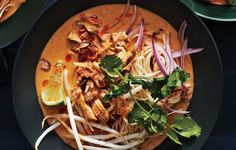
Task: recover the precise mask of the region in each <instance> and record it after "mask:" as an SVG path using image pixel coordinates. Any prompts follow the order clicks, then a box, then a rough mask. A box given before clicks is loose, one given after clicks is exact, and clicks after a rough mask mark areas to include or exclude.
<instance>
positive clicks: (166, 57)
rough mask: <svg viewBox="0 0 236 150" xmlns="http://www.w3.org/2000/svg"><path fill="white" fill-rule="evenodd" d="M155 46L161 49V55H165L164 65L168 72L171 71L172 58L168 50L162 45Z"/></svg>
mask: <svg viewBox="0 0 236 150" xmlns="http://www.w3.org/2000/svg"><path fill="white" fill-rule="evenodd" d="M155 46H156V49H158V50H159V52H160V56H161V55H163V57H164V59H165V65H164V66H165V68H166V72H167V73H169V72H170V70H171V62H170V59H169V56H168V54H167V52H166V51H165V49H164V48H163V47H161V46H160V45H157V44H155Z"/></svg>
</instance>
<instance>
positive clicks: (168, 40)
mask: <svg viewBox="0 0 236 150" xmlns="http://www.w3.org/2000/svg"><path fill="white" fill-rule="evenodd" d="M165 51H166V53H167V54H168V58H169V60H170V70H169V73H171V72H173V71H174V69H175V67H176V66H177V65H176V63H175V61H174V59H173V57H172V55H171V48H170V34H166V39H165Z"/></svg>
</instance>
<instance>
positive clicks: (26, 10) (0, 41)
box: [0, 0, 47, 48]
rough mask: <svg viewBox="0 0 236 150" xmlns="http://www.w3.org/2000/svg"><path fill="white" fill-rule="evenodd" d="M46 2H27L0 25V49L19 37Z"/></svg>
mask: <svg viewBox="0 0 236 150" xmlns="http://www.w3.org/2000/svg"><path fill="white" fill-rule="evenodd" d="M46 3H47V0H27V1H26V2H25V3H24V4H22V6H21V7H20V8H19V10H17V11H16V12H15V13H14V14H13V15H12V16H11V17H10V18H8V19H7V20H6V21H4V22H2V23H0V35H1V36H0V48H3V47H5V46H7V45H8V44H10V43H12V42H14V41H15V40H17V39H18V38H19V37H21V36H22V35H23V34H24V33H25V32H26V31H27V30H28V29H29V28H30V27H31V25H32V23H33V22H34V20H35V19H36V18H37V16H38V15H39V14H40V13H41V11H42V10H43V8H44V7H45V6H46Z"/></svg>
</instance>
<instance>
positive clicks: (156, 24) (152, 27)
mask: <svg viewBox="0 0 236 150" xmlns="http://www.w3.org/2000/svg"><path fill="white" fill-rule="evenodd" d="M125 7H126V5H123V4H112V5H102V6H97V7H94V8H90V9H88V10H85V11H83V12H81V13H84V14H85V15H86V16H91V15H97V16H98V19H99V22H101V25H102V26H105V25H112V24H113V23H114V21H115V19H116V18H118V17H119V16H120V15H121V14H122V12H123V9H124V8H125ZM137 10H138V17H137V19H136V21H135V24H134V25H133V27H135V26H137V25H139V24H140V22H141V19H144V21H145V31H148V32H149V33H151V32H155V31H159V29H161V28H162V29H164V30H166V31H169V32H170V44H171V48H172V49H173V50H180V48H181V46H180V43H179V40H178V38H177V32H176V30H175V29H174V28H173V27H172V26H171V25H170V24H169V23H168V22H167V21H165V20H164V19H163V18H161V17H160V16H158V15H156V14H154V13H152V12H150V11H148V10H145V9H142V8H140V7H138V9H137ZM81 13H79V14H77V15H75V16H73V17H72V18H70V19H69V20H68V21H66V22H65V23H64V24H63V25H62V26H61V27H60V28H59V29H58V30H57V31H56V32H55V33H54V34H53V36H52V37H51V39H50V40H49V41H48V43H47V45H46V46H45V48H44V50H43V52H42V54H41V58H44V59H46V60H48V61H49V62H50V63H51V69H50V71H49V72H43V71H42V70H40V68H39V67H37V69H36V74H35V77H36V78H35V79H36V89H37V93H38V96H40V93H41V92H42V87H43V81H44V80H48V79H49V75H50V73H51V70H52V67H53V65H54V64H55V63H56V62H57V61H58V60H61V61H63V62H64V63H65V65H66V68H67V70H68V72H69V83H70V84H71V83H72V79H73V75H74V66H73V64H72V63H73V61H76V59H75V58H72V61H70V62H67V61H65V57H66V56H67V55H68V54H70V53H71V52H70V45H69V41H68V39H67V36H68V34H69V33H70V32H71V31H72V29H73V27H74V22H75V21H77V20H79V18H80V14H81ZM132 13H133V7H131V8H130V9H129V12H128V14H132ZM131 19H132V15H128V16H125V17H123V18H122V19H121V21H120V22H119V23H118V24H117V25H116V26H115V27H114V28H112V29H111V30H109V32H110V33H111V32H118V31H124V30H125V29H126V28H127V27H128V25H129V22H130V21H131ZM185 70H186V71H187V72H189V73H190V80H189V81H188V82H189V84H190V90H189V99H190V98H191V95H192V91H193V69H192V62H191V59H190V56H186V57H185ZM39 103H40V106H41V108H42V111H43V113H44V115H45V116H46V115H50V114H57V113H59V112H58V111H59V109H60V106H58V107H47V106H45V105H44V104H43V103H42V102H41V100H40V99H39ZM188 105H189V100H186V101H181V102H180V103H178V104H177V105H176V106H175V107H176V108H183V109H184V110H186V109H187V107H188ZM39 123H40V122H39ZM49 124H51V120H49ZM56 132H57V134H58V135H59V136H60V137H61V138H62V140H63V141H64V142H65V143H67V144H69V145H70V146H72V147H74V148H75V147H76V144H75V142H74V140H69V139H68V138H66V137H67V136H68V135H69V134H68V133H67V131H66V130H65V129H64V128H63V127H59V128H58V129H56ZM164 139H165V136H157V137H156V138H153V139H151V140H148V141H146V142H145V143H144V144H143V147H144V146H145V149H152V148H153V147H156V146H157V145H159V144H160V143H161V142H162V141H163V140H164Z"/></svg>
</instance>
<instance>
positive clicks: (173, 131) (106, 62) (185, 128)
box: [100, 55, 201, 145]
mask: <svg viewBox="0 0 236 150" xmlns="http://www.w3.org/2000/svg"><path fill="white" fill-rule="evenodd" d="M100 67H101V68H102V69H103V70H104V71H105V72H106V74H105V75H106V77H107V78H108V79H109V80H110V81H112V82H111V83H112V84H111V86H110V87H111V91H110V92H109V93H108V94H106V95H105V96H104V97H103V101H104V102H109V101H110V100H111V99H113V98H115V97H117V96H120V95H122V94H125V93H128V92H129V93H130V95H131V97H132V99H133V100H134V101H135V104H134V107H133V109H132V110H131V112H129V114H128V116H127V119H128V121H129V123H136V124H138V125H140V126H142V127H143V128H144V129H145V130H146V131H147V132H148V133H149V134H155V133H163V134H166V135H167V136H168V137H169V138H170V139H171V140H173V141H174V142H175V143H177V144H180V145H182V143H181V141H180V140H179V136H182V137H185V138H190V137H192V136H195V137H198V136H200V134H201V127H200V126H199V125H198V124H197V123H196V122H195V121H194V120H193V119H192V118H191V117H189V116H184V115H176V116H175V117H174V119H173V122H172V123H171V124H168V121H167V118H168V117H167V113H166V112H164V111H163V110H162V108H161V107H160V106H158V105H155V104H152V103H151V102H150V101H148V100H147V101H137V100H135V98H134V97H133V95H132V93H131V92H130V90H131V84H138V85H142V87H143V88H144V89H147V90H149V91H150V92H151V95H152V97H153V98H154V99H157V98H158V100H160V99H163V98H165V97H167V96H170V95H171V93H172V91H173V90H174V89H176V88H177V87H179V86H182V85H183V83H184V82H186V81H187V80H188V79H189V77H190V75H189V73H186V72H185V71H183V70H180V69H179V68H176V69H175V70H174V71H173V72H172V73H171V74H169V75H168V76H167V77H161V78H154V79H141V78H138V77H135V76H132V75H131V74H129V75H128V76H126V77H124V76H123V75H122V71H123V64H122V61H121V59H120V58H119V57H116V56H112V55H107V56H105V57H104V58H103V59H102V60H101V64H100ZM117 78H121V79H122V80H121V81H120V82H119V84H118V83H116V82H115V81H116V79H117Z"/></svg>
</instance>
